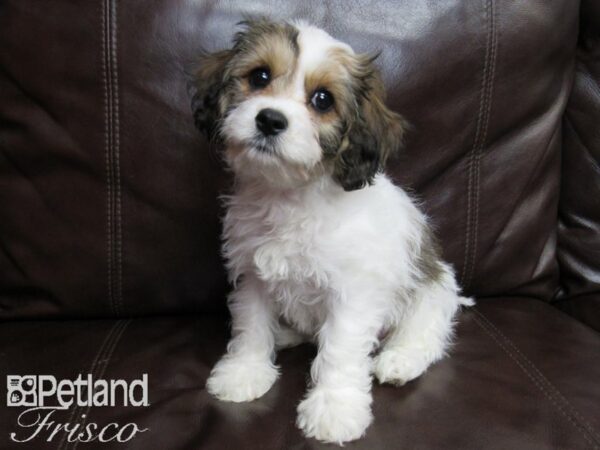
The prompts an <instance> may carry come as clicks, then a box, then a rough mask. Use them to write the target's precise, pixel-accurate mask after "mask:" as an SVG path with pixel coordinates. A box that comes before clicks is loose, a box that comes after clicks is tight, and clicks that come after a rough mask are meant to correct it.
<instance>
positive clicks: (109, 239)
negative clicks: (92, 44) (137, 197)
mask: <svg viewBox="0 0 600 450" xmlns="http://www.w3.org/2000/svg"><path fill="white" fill-rule="evenodd" d="M101 6H102V14H101V16H102V84H103V92H104V152H105V165H106V189H107V200H106V210H107V211H106V220H107V227H106V228H107V233H106V245H107V252H106V253H107V269H108V270H107V276H108V301H109V303H110V309H111V311H112V312H113V314H116V311H115V305H114V299H113V291H112V290H113V288H112V286H113V274H112V271H113V266H112V260H113V255H112V246H113V236H112V228H113V218H112V196H113V188H112V170H111V166H112V163H111V160H112V158H111V154H110V135H111V115H112V113H111V100H110V99H111V94H110V88H111V87H110V83H109V82H108V78H109V76H110V74H109V72H108V61H107V59H106V58H107V51H106V49H107V43H106V39H107V32H106V27H107V17H106V15H107V12H106V0H102V2H101Z"/></svg>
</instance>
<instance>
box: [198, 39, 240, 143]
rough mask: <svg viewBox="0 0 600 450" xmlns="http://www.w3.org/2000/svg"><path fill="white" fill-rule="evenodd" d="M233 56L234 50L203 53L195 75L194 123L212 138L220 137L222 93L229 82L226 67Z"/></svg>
mask: <svg viewBox="0 0 600 450" xmlns="http://www.w3.org/2000/svg"><path fill="white" fill-rule="evenodd" d="M232 56H233V50H223V51H219V52H215V53H205V54H202V55H201V56H200V61H199V62H198V69H197V71H196V73H195V75H194V80H193V86H192V87H193V90H194V95H193V97H192V111H193V113H194V123H195V124H196V127H197V128H198V129H199V130H200V131H202V132H203V133H204V134H205V135H206V136H207V137H208V138H209V139H211V140H213V139H216V138H217V137H218V124H219V120H220V119H221V117H222V116H223V114H224V112H225V104H224V101H223V100H222V95H223V91H224V88H225V86H226V85H227V83H228V78H229V76H228V71H227V70H226V69H227V65H228V63H229V61H230V60H231V58H232Z"/></svg>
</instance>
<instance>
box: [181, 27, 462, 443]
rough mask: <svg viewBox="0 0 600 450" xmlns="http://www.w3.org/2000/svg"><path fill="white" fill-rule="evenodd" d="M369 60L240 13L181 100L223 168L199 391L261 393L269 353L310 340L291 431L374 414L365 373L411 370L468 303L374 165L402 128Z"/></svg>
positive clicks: (404, 374) (360, 426)
mask: <svg viewBox="0 0 600 450" xmlns="http://www.w3.org/2000/svg"><path fill="white" fill-rule="evenodd" d="M374 59H375V58H374V57H373V56H368V55H362V54H356V53H354V51H353V50H352V49H351V48H350V47H349V46H348V45H346V44H344V43H342V42H339V41H337V40H335V39H334V38H332V37H331V36H330V35H328V34H327V33H326V32H324V31H322V30H320V29H318V28H315V27H313V26H310V25H308V24H305V23H302V22H295V23H285V22H284V23H274V22H272V21H269V20H267V19H257V20H249V21H245V22H243V29H242V30H241V31H239V32H238V33H237V34H236V35H235V37H234V40H233V47H232V48H231V49H229V50H223V51H220V52H217V53H212V54H206V55H203V56H202V57H201V61H200V64H199V70H198V72H197V75H196V79H195V90H196V93H195V95H194V99H193V104H192V108H193V110H194V117H195V122H196V125H197V126H198V128H200V130H202V131H203V132H204V133H206V134H207V135H208V136H209V137H210V138H212V139H213V140H215V141H217V142H218V143H221V144H222V145H223V147H224V148H225V160H226V163H227V165H228V167H229V168H230V169H231V170H232V171H233V173H234V176H235V184H234V188H233V193H232V194H231V195H230V196H227V197H225V200H226V207H227V212H226V215H225V218H224V231H223V241H224V245H223V253H224V257H225V259H226V265H227V269H228V272H229V279H230V281H231V283H232V284H233V286H234V291H233V293H232V294H231V296H230V297H229V301H228V305H229V309H230V311H231V316H232V338H231V341H230V342H229V345H228V346H227V353H226V354H225V355H224V356H223V357H222V359H221V360H220V361H219V362H218V363H217V364H216V366H215V367H214V369H213V370H212V372H211V374H210V377H209V379H208V381H207V383H206V387H207V390H208V392H209V393H211V394H212V395H214V396H215V397H217V398H219V399H221V400H224V401H232V402H246V401H250V400H254V399H256V398H259V397H260V396H262V395H263V394H265V393H266V392H267V391H268V390H269V389H270V388H271V386H272V385H273V383H275V380H276V379H277V377H278V375H279V372H278V368H277V366H276V365H275V352H276V350H277V349H279V348H283V347H286V346H291V345H295V344H298V343H300V342H303V341H307V340H308V341H314V342H315V343H316V344H317V345H318V354H317V356H316V358H315V360H314V362H313V363H312V368H311V379H312V383H311V386H310V388H309V390H308V393H307V394H306V397H305V398H304V399H303V400H302V401H301V402H300V404H299V406H298V417H297V426H298V427H299V428H300V429H301V430H302V431H303V432H304V434H305V435H306V436H309V437H315V438H317V439H319V440H321V441H325V442H333V443H338V444H342V443H344V442H346V441H351V440H354V439H357V438H360V437H361V436H363V435H364V434H365V431H366V429H367V427H368V426H369V424H370V423H371V421H372V419H373V415H372V413H371V401H372V397H371V377H372V375H375V377H377V379H378V380H379V382H381V383H393V384H397V385H402V384H404V383H406V382H407V381H410V380H412V379H414V378H416V377H418V376H419V375H421V374H422V373H423V372H425V370H427V367H429V365H430V364H432V363H433V362H435V361H437V360H439V359H440V358H442V357H443V356H444V353H445V350H446V348H447V346H448V344H449V341H450V339H451V336H452V329H453V318H454V316H455V314H456V313H457V311H458V309H459V307H460V305H471V304H472V301H471V300H470V299H467V298H463V297H461V296H460V294H459V288H458V286H457V283H456V281H455V276H454V272H453V270H452V268H451V267H450V266H449V265H448V264H446V263H444V262H442V261H441V260H440V256H439V250H438V248H437V246H436V242H435V240H434V237H433V236H432V233H431V231H430V229H429V227H428V224H427V220H426V217H425V216H424V215H423V214H422V213H421V212H420V211H419V210H418V209H417V207H416V206H415V204H414V203H413V202H412V201H411V198H410V197H409V196H408V195H407V194H406V192H404V191H403V190H402V189H401V188H399V187H397V186H395V185H394V184H392V182H391V181H390V179H389V178H388V177H386V176H385V175H384V174H383V173H382V168H383V166H384V164H385V162H386V160H387V159H388V157H389V156H390V155H391V154H393V153H394V152H395V151H396V150H397V149H398V147H399V146H400V143H401V140H402V133H403V130H404V128H405V126H404V122H403V120H402V118H401V117H400V116H399V115H398V114H396V113H395V112H393V111H391V110H389V109H388V108H386V106H385V104H384V100H383V94H384V92H383V86H382V82H381V78H380V75H379V73H378V72H377V70H376V69H375V67H374V65H373V60H374ZM383 335H385V338H383V339H382V336H383Z"/></svg>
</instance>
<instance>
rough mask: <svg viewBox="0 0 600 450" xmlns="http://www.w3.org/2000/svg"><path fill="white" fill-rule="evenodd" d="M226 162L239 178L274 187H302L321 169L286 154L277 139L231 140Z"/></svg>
mask: <svg viewBox="0 0 600 450" xmlns="http://www.w3.org/2000/svg"><path fill="white" fill-rule="evenodd" d="M226 156H227V163H228V165H229V167H230V168H231V169H232V171H233V173H234V175H235V177H236V178H237V179H238V180H240V181H246V182H252V183H258V184H263V185H266V186H269V187H271V188H274V189H287V188H296V187H299V186H302V185H304V184H306V183H308V182H310V181H311V180H312V179H314V178H315V177H316V176H317V175H318V173H319V172H320V171H319V170H317V169H316V168H315V167H307V166H305V165H303V164H298V163H297V162H295V161H290V160H289V159H287V158H286V157H285V154H284V153H283V152H282V150H281V148H280V147H279V146H278V144H277V141H276V140H272V139H253V140H252V141H249V142H229V143H228V145H227V151H226Z"/></svg>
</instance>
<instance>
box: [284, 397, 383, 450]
mask: <svg viewBox="0 0 600 450" xmlns="http://www.w3.org/2000/svg"><path fill="white" fill-rule="evenodd" d="M372 420H373V414H371V394H369V393H365V392H362V391H361V390H359V389H354V388H346V389H325V388H320V387H316V388H314V389H313V390H311V391H310V392H309V393H308V395H307V396H306V398H305V399H304V400H303V401H302V402H301V403H300V405H298V418H297V420H296V425H297V426H298V428H300V429H301V430H302V431H303V432H304V434H305V435H306V436H307V437H314V438H316V439H318V440H320V441H323V442H330V443H336V444H339V445H341V444H343V443H344V442H348V441H353V440H356V439H358V438H360V437H362V436H363V435H364V434H365V432H366V430H367V427H368V426H369V424H370V423H371V421H372Z"/></svg>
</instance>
